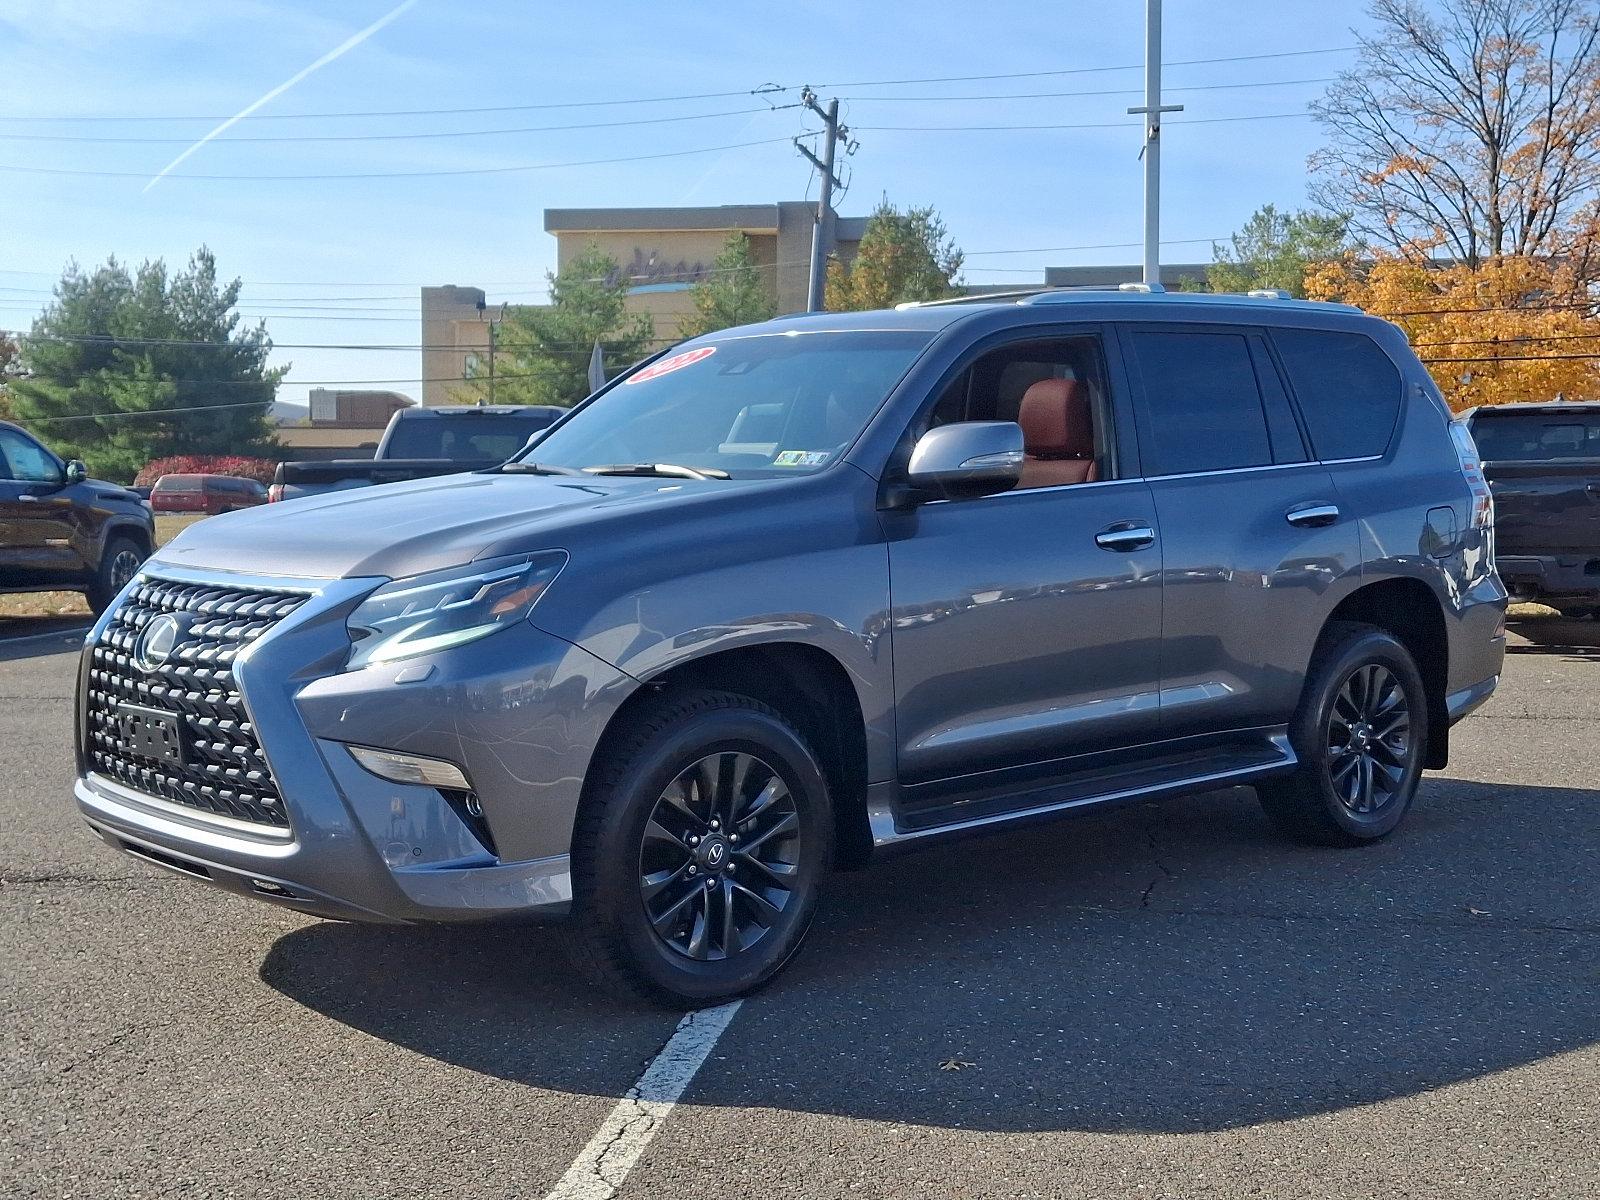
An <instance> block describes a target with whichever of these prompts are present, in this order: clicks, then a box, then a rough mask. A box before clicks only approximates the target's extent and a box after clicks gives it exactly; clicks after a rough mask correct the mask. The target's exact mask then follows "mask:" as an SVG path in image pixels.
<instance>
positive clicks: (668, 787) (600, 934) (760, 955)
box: [572, 691, 834, 1008]
mask: <svg viewBox="0 0 1600 1200" xmlns="http://www.w3.org/2000/svg"><path fill="white" fill-rule="evenodd" d="M597 762H598V763H599V764H600V765H599V767H598V772H599V773H598V775H597V776H596V777H595V778H594V779H593V780H591V783H590V786H589V787H588V789H587V790H586V793H585V797H584V801H583V804H582V806H581V807H580V809H579V813H578V820H577V823H576V828H575V830H574V835H573V847H572V863H573V916H574V919H575V926H576V933H577V936H576V937H575V939H574V943H573V956H574V958H575V959H576V965H577V966H578V967H579V968H580V969H581V970H583V971H584V973H585V974H587V975H588V976H589V977H590V978H591V979H593V980H594V981H595V982H597V983H598V984H599V985H600V986H601V987H603V988H604V989H606V990H607V991H611V992H620V993H622V994H624V995H630V994H631V995H633V996H638V997H643V998H644V999H647V1000H649V1001H651V1002H654V1003H658V1004H664V1005H667V1006H670V1007H676V1008H683V1007H698V1006H700V1005H704V1004H711V1003H716V1002H719V1001H722V1000H728V999H731V998H732V997H735V996H740V995H743V994H744V993H746V992H749V991H751V990H753V989H755V988H757V987H760V986H761V985H762V984H764V983H766V982H767V981H768V980H769V979H771V978H772V977H773V976H774V975H776V974H777V973H778V972H779V971H780V970H782V969H783V967H784V965H785V964H786V963H787V962H788V961H789V960H790V959H791V958H792V957H793V956H794V954H795V952H796V951H797V950H798V949H799V948H800V943H801V941H802V940H803V939H804V938H805V935H806V930H807V929H808V928H809V927H810V925H811V920H812V917H813V916H814V915H815V913H816V909H817V904H818V901H819V899H820V895H821V890H822V881H823V879H824V877H825V876H826V874H827V872H828V869H829V867H830V865H831V862H832V857H833V831H834V825H833V806H832V801H831V798H830V797H829V795H828V785H827V781H826V779H825V778H824V776H823V772H822V769H821V767H820V766H819V765H818V762H817V757H816V755H815V753H814V752H813V751H812V750H811V748H810V746H808V745H807V744H806V742H805V739H804V738H803V737H802V736H801V735H800V734H799V732H798V731H796V730H795V728H794V727H793V726H792V725H790V724H789V722H788V721H786V720H785V719H784V718H783V717H782V716H780V715H779V714H778V713H777V712H775V711H774V710H772V709H771V708H768V707H767V706H766V705H764V704H761V703H759V702H757V701H755V700H752V699H749V698H748V697H745V696H739V695H734V694H732V693H728V692H714V691H692V692H680V693H677V694H674V695H669V696H667V697H664V698H662V699H661V700H659V701H656V702H655V703H654V704H652V705H651V706H650V707H649V708H647V709H645V710H644V711H642V712H641V713H639V714H638V715H636V716H635V717H634V718H632V719H631V720H630V721H629V724H628V725H627V726H626V727H624V728H623V729H621V730H620V731H619V732H618V733H617V734H615V735H614V736H613V737H610V738H608V739H607V744H606V745H605V746H604V747H603V749H602V751H601V755H599V756H597ZM730 812H731V813H732V815H733V819H732V820H731V821H729V820H728V816H729V813H730ZM725 822H726V823H725ZM741 838H742V839H743V843H742V844H739V843H740V839H741ZM719 847H720V849H719ZM708 880H709V883H708V882H707V881H708ZM730 905H731V908H730V907H729V906H730ZM730 913H731V922H732V923H731V925H730V924H728V923H727V921H725V920H724V918H727V917H729V914H730Z"/></svg>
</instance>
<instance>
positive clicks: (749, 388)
mask: <svg viewBox="0 0 1600 1200" xmlns="http://www.w3.org/2000/svg"><path fill="white" fill-rule="evenodd" d="M928 341H929V335H928V334H926V333H884V332H866V331H863V332H848V333H806V334H761V335H757V336H754V337H742V338H732V339H729V340H727V341H720V342H714V343H710V344H707V345H701V346H696V347H694V348H692V349H689V350H683V351H680V352H678V353H675V354H670V355H668V356H667V357H666V358H661V359H657V360H656V361H655V362H653V363H651V364H650V365H649V366H647V367H645V368H644V369H643V370H641V371H638V372H636V373H635V374H633V375H631V376H629V377H628V378H626V379H624V380H623V381H622V382H621V383H619V384H618V385H617V386H616V387H614V388H612V389H611V390H610V391H608V392H606V394H605V395H603V396H601V397H600V398H599V399H597V400H595V401H593V402H592V403H590V404H588V405H586V406H585V407H584V408H582V409H580V410H579V411H578V412H576V413H574V414H573V415H572V416H571V417H570V418H568V419H567V421H566V423H565V424H563V425H560V426H558V427H557V428H555V429H553V430H551V431H550V433H548V434H547V435H545V436H544V437H543V438H541V439H540V440H539V442H538V443H537V444H536V445H535V446H534V447H533V448H532V449H531V450H530V451H529V452H528V453H527V454H526V455H524V456H523V457H524V458H527V459H529V460H531V461H535V462H538V463H539V464H541V465H549V466H556V467H577V468H583V467H599V466H614V465H618V464H624V463H672V464H675V465H678V466H684V467H694V468H697V469H700V470H713V471H725V472H727V473H728V474H729V475H732V476H734V477H736V478H747V479H748V478H762V477H773V476H779V475H803V474H809V473H810V472H812V471H819V470H821V469H822V468H823V467H825V466H827V465H828V464H829V463H830V462H833V461H834V460H836V459H837V458H838V456H839V455H840V454H841V453H843V451H844V450H845V449H846V448H847V447H848V446H849V445H850V444H851V443H852V442H854V441H855V440H856V438H857V437H858V436H859V435H860V433H861V431H862V429H864V428H865V427H866V424H867V422H868V420H870V419H871V417H872V415H873V414H874V413H875V412H877V411H878V407H879V406H880V405H881V404H882V403H883V402H884V400H885V399H886V398H887V397H888V395H889V392H890V390H891V389H892V388H893V387H894V385H895V384H896V383H898V382H899V381H900V377H901V376H902V375H904V374H905V373H906V371H907V370H908V369H909V368H910V366H911V364H912V362H914V361H915V360H916V357H917V355H918V354H919V353H921V351H922V349H923V347H924V346H926V345H927V344H928Z"/></svg>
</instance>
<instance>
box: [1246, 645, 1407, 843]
mask: <svg viewBox="0 0 1600 1200" xmlns="http://www.w3.org/2000/svg"><path fill="white" fill-rule="evenodd" d="M1289 736H1290V741H1291V743H1292V744H1293V746H1294V749H1295V753H1296V755H1297V756H1298V757H1299V759H1300V765H1299V767H1298V768H1297V769H1296V770H1295V772H1294V774H1292V775H1288V776H1285V777H1284V778H1282V779H1273V780H1268V781H1266V782H1263V783H1261V784H1259V785H1258V786H1257V787H1256V794H1257V795H1258V796H1259V797H1260V800H1261V806H1262V808H1263V809H1265V810H1266V813H1267V816H1268V817H1269V818H1271V820H1272V822H1273V824H1275V825H1276V826H1277V827H1278V828H1279V829H1280V830H1282V831H1283V832H1285V833H1287V834H1289V835H1290V836H1292V837H1294V838H1297V839H1299V840H1301V841H1307V842H1313V843H1316V844H1319V845H1325V846H1327V845H1331V846H1358V845H1362V844H1364V843H1367V842H1373V841H1377V840H1378V839H1379V838H1381V837H1384V836H1386V835H1387V834H1389V833H1391V832H1393V830H1394V829H1395V827H1396V826H1398V825H1399V824H1400V822H1401V820H1402V819H1403V818H1404V817H1405V815H1406V812H1407V811H1408V810H1409V809H1410V807H1411V802H1412V800H1413V799H1414V798H1415V796H1416V792H1417V784H1418V783H1419V782H1420V781H1421V778H1422V764H1423V760H1424V758H1425V757H1426V750H1427V742H1428V702H1427V692H1426V689H1425V688H1424V686H1423V683H1422V676H1421V674H1420V673H1419V672H1418V670H1417V665H1416V662H1415V661H1414V660H1413V659H1412V657H1411V654H1410V652H1409V651H1408V650H1407V649H1406V648H1405V646H1404V645H1403V644H1401V642H1400V641H1399V640H1397V639H1396V638H1395V637H1393V636H1392V635H1390V634H1388V633H1386V632H1384V631H1383V630H1381V629H1377V628H1375V627H1373V626H1370V625H1357V624H1344V623H1340V624H1336V625H1333V626H1330V628H1329V630H1328V632H1327V633H1326V634H1325V635H1324V638H1323V641H1322V644H1321V645H1319V646H1318V648H1317V652H1316V654H1315V655H1314V656H1313V658H1312V663H1311V673H1310V676H1309V677H1308V679H1307V681H1306V690H1305V695H1304V697H1303V698H1302V700H1301V703H1300V709H1299V711H1298V712H1297V713H1296V714H1295V719H1294V723H1293V725H1292V726H1291V727H1290V733H1289Z"/></svg>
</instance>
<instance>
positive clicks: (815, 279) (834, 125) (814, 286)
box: [794, 88, 850, 312]
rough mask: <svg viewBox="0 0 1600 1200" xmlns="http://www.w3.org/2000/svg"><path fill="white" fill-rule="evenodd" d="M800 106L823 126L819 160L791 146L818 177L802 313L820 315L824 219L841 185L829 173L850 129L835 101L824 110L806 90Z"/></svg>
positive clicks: (825, 245) (804, 147)
mask: <svg viewBox="0 0 1600 1200" xmlns="http://www.w3.org/2000/svg"><path fill="white" fill-rule="evenodd" d="M800 103H802V104H804V105H805V106H806V107H807V108H809V109H810V110H811V111H812V112H814V113H816V114H817V116H819V117H821V118H822V120H823V124H824V126H825V128H824V129H823V138H824V140H823V144H822V157H821V158H818V157H817V156H816V155H815V154H813V153H811V148H810V147H809V146H807V145H806V144H805V143H804V142H802V141H801V140H800V139H799V138H796V139H795V143H794V145H795V149H796V150H798V151H800V153H801V154H803V155H805V156H806V157H807V158H808V159H810V160H811V165H812V166H814V167H815V168H816V169H817V171H818V173H820V174H821V176H822V193H821V195H819V196H818V197H817V220H816V224H815V225H813V226H812V228H811V277H810V280H809V287H808V289H807V292H806V311H807V312H821V311H822V294H823V285H824V283H825V282H826V280H827V275H826V271H827V261H828V250H829V249H830V248H831V247H830V245H829V242H830V240H831V239H830V237H829V234H830V233H831V232H832V230H831V227H830V226H829V224H828V218H829V216H830V210H831V207H832V204H833V189H834V188H835V187H843V186H844V185H843V184H841V183H840V182H839V179H838V176H836V175H835V174H834V173H833V154H834V147H835V146H837V145H838V142H839V139H840V138H841V137H849V135H850V130H849V129H847V128H846V127H845V126H843V125H841V124H839V101H838V100H837V99H834V100H829V101H828V106H827V107H826V108H824V107H822V105H821V103H820V102H819V101H818V99H817V94H816V93H815V92H813V91H812V90H811V89H810V88H806V89H805V90H804V91H803V92H801V93H800Z"/></svg>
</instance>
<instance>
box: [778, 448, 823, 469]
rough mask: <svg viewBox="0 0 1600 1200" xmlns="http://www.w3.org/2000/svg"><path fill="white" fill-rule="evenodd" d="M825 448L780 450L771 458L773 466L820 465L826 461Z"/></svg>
mask: <svg viewBox="0 0 1600 1200" xmlns="http://www.w3.org/2000/svg"><path fill="white" fill-rule="evenodd" d="M828 454H829V452H828V451H827V450H780V451H778V457H777V458H775V459H773V460H772V465H773V466H775V467H820V466H821V465H822V464H823V463H825V462H827V461H828Z"/></svg>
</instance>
